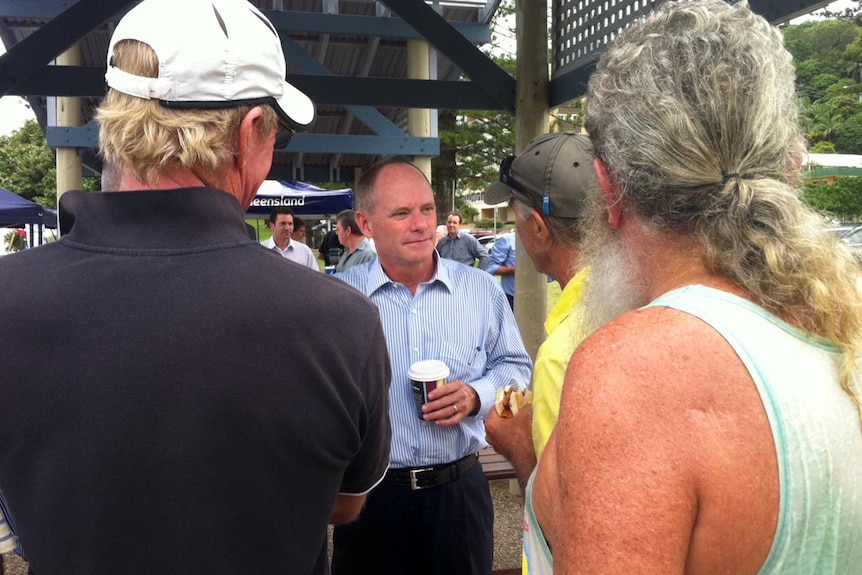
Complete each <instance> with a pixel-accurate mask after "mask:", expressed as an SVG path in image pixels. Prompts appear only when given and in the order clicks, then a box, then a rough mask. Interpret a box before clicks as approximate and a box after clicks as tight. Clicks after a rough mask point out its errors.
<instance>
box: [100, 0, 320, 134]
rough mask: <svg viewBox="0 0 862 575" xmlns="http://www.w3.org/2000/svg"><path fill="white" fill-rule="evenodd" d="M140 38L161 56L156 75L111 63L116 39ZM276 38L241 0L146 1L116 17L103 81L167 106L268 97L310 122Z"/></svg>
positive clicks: (293, 120)
mask: <svg viewBox="0 0 862 575" xmlns="http://www.w3.org/2000/svg"><path fill="white" fill-rule="evenodd" d="M121 40H138V41H140V42H143V43H145V44H147V45H148V46H150V47H151V48H152V49H153V50H154V51H155V53H156V56H157V57H158V59H159V76H158V78H147V77H144V76H136V75H134V74H129V73H128V72H124V71H123V70H120V69H119V68H116V67H115V66H114V62H113V57H114V46H115V45H116V44H117V42H119V41H121ZM286 77H287V66H286V64H285V60H284V51H283V50H282V48H281V39H280V38H279V37H278V32H277V31H276V29H275V27H274V26H273V25H272V23H271V22H270V21H269V20H268V19H267V18H266V17H265V16H264V15H263V14H261V12H260V11H259V10H258V9H257V8H255V7H254V6H253V5H252V4H250V3H249V2H247V1H246V0H143V2H141V3H140V4H138V5H137V6H135V7H134V8H132V9H131V10H130V11H129V12H128V13H127V14H126V15H125V16H124V17H123V18H122V20H120V22H119V23H118V24H117V27H116V30H115V31H114V34H113V36H112V37H111V43H110V45H109V46H108V69H107V72H106V73H105V81H106V82H107V84H108V86H110V87H111V88H113V89H114V90H117V91H119V92H122V93H124V94H128V95H130V96H136V97H138V98H145V99H148V100H158V101H159V102H160V103H161V104H162V105H164V106H166V107H169V108H189V109H192V108H195V109H201V108H229V107H233V106H244V105H258V104H271V105H272V106H273V108H274V109H275V111H276V112H277V113H278V116H279V121H280V122H281V123H282V124H283V125H284V126H286V127H288V128H290V129H291V130H298V129H303V128H307V127H308V126H310V125H311V123H312V122H313V121H314V103H313V102H312V101H311V99H310V98H309V97H308V96H306V95H305V94H303V93H302V92H300V91H299V90H298V89H296V88H295V87H293V86H292V85H290V84H289V83H288V82H287V81H286Z"/></svg>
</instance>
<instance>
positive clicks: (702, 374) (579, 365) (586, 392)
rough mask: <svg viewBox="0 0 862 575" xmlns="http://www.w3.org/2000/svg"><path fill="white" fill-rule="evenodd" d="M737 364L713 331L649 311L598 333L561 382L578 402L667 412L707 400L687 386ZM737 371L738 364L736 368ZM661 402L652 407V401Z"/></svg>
mask: <svg viewBox="0 0 862 575" xmlns="http://www.w3.org/2000/svg"><path fill="white" fill-rule="evenodd" d="M735 363H737V359H736V354H735V353H734V352H733V350H732V348H731V347H730V346H729V345H728V344H727V342H725V340H724V338H722V337H721V335H719V334H718V333H717V332H716V331H715V330H714V329H712V328H711V327H710V326H708V325H707V324H705V323H704V322H702V321H701V320H699V319H697V318H695V317H694V316H691V315H689V314H687V313H684V312H680V311H677V310H674V309H670V308H664V307H652V308H645V309H642V310H637V311H633V312H629V313H626V314H624V315H622V316H620V317H619V318H617V319H616V320H614V321H612V322H611V323H610V324H608V325H607V326H605V327H603V328H601V329H599V330H598V331H597V332H595V333H594V334H593V335H592V336H590V337H589V338H588V339H587V340H585V341H584V342H583V343H582V344H581V345H580V346H579V347H578V348H577V350H576V351H575V353H574V355H573V356H572V359H571V362H570V364H569V371H568V373H567V375H566V379H567V381H568V380H572V381H577V385H572V386H568V385H567V386H566V392H568V393H570V394H577V395H578V396H579V397H580V398H581V399H582V400H583V399H586V398H587V397H590V396H595V400H596V401H601V400H603V399H605V400H613V399H620V400H622V399H625V400H626V401H634V402H635V403H636V404H637V405H639V406H640V407H641V408H643V407H644V406H645V404H649V403H661V404H662V405H665V406H666V407H667V404H666V403H665V401H666V400H670V401H671V405H672V406H673V405H680V403H685V402H686V401H695V402H696V401H697V398H698V396H699V395H701V394H705V395H709V391H708V390H706V389H704V388H703V386H698V387H697V388H692V387H691V386H690V385H689V384H690V383H691V382H692V381H696V380H699V379H705V381H704V383H706V384H707V386H709V385H710V384H709V382H710V381H712V380H711V379H710V378H709V375H710V373H714V372H716V371H718V370H725V369H727V368H728V367H729V366H732V365H733V364H735ZM739 367H740V368H741V367H742V366H741V364H740V365H739ZM658 398H662V399H663V400H665V401H662V402H657V401H653V399H658Z"/></svg>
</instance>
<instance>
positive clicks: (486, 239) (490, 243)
mask: <svg viewBox="0 0 862 575" xmlns="http://www.w3.org/2000/svg"><path fill="white" fill-rule="evenodd" d="M499 237H500V234H496V235H494V234H491V235H487V236H481V237H478V238H476V239H477V240H479V245H482V246H485V249H486V250H488V252H489V253H490V252H491V248H492V247H494V242H495V241H497V238H499Z"/></svg>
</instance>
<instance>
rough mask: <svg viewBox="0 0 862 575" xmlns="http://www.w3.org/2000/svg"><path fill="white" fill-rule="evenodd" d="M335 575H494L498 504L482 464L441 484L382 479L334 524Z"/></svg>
mask: <svg viewBox="0 0 862 575" xmlns="http://www.w3.org/2000/svg"><path fill="white" fill-rule="evenodd" d="M333 548H334V549H333V555H332V575H353V574H356V575H366V574H368V573H373V574H374V575H404V574H406V573H410V574H411V575H461V574H464V575H489V574H490V573H491V568H492V565H493V560H494V506H493V503H492V501H491V491H490V489H489V487H488V480H487V479H486V478H485V474H484V473H483V472H482V466H481V465H478V464H476V465H474V466H473V467H471V468H470V469H469V470H468V471H467V472H465V473H464V475H462V476H461V477H460V478H458V479H456V480H455V481H451V482H449V483H446V484H445V485H441V486H439V487H433V488H430V489H423V490H419V491H411V490H410V487H409V486H406V485H393V484H387V483H386V482H384V483H381V484H380V485H379V486H377V488H376V489H374V491H372V492H371V493H370V494H369V496H368V500H367V502H366V504H365V507H364V508H363V510H362V513H361V514H360V516H359V519H357V520H356V521H354V522H353V523H350V524H348V525H343V526H340V527H336V528H335V532H334V536H333Z"/></svg>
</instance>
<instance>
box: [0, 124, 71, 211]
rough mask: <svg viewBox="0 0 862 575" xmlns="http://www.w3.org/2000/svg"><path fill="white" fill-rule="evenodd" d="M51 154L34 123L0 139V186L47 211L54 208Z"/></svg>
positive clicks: (43, 137) (55, 200)
mask: <svg viewBox="0 0 862 575" xmlns="http://www.w3.org/2000/svg"><path fill="white" fill-rule="evenodd" d="M56 174H57V171H56V169H55V161H54V151H53V150H52V149H51V148H49V147H48V144H47V143H46V142H45V134H43V133H42V128H40V127H39V124H37V123H36V121H35V120H27V122H25V123H24V125H23V126H22V127H21V128H20V129H18V130H16V131H15V132H12V134H11V135H9V136H0V186H2V187H4V188H6V189H7V190H11V191H13V192H15V193H16V194H18V195H20V196H23V197H25V198H27V199H28V200H30V201H33V202H36V203H38V204H40V205H42V206H45V207H47V208H53V207H55V206H56V205H57V191H56Z"/></svg>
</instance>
